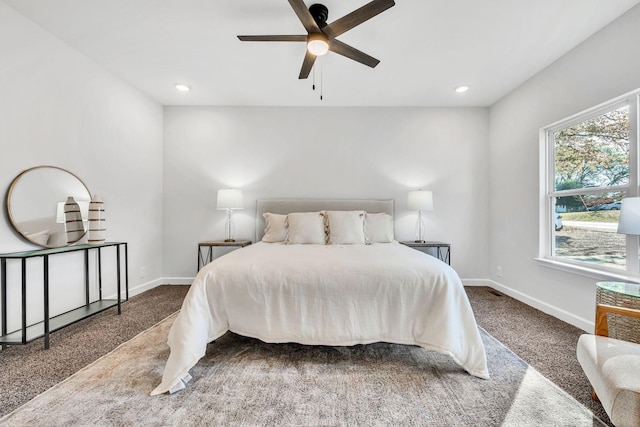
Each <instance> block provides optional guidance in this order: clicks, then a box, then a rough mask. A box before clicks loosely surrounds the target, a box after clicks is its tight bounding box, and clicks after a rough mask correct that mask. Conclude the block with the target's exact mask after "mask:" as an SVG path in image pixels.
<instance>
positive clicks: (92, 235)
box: [89, 194, 106, 245]
mask: <svg viewBox="0 0 640 427" xmlns="http://www.w3.org/2000/svg"><path fill="white" fill-rule="evenodd" d="M105 235H106V227H105V217H104V203H103V202H102V199H100V197H98V196H97V195H96V194H94V195H93V198H92V199H91V203H89V244H94V245H95V244H100V243H104V241H105Z"/></svg>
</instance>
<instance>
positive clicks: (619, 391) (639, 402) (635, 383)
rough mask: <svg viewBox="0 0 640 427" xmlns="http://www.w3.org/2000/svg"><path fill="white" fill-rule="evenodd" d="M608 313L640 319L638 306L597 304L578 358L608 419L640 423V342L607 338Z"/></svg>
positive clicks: (623, 424) (621, 425)
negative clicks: (593, 323) (593, 322)
mask: <svg viewBox="0 0 640 427" xmlns="http://www.w3.org/2000/svg"><path fill="white" fill-rule="evenodd" d="M608 313H611V314H619V315H623V316H631V317H635V318H639V319H640V310H635V309H630V308H622V307H613V306H610V305H602V304H598V305H597V306H596V330H595V335H590V334H585V335H582V336H580V338H579V340H578V347H577V351H576V352H577V356H578V361H579V362H580V365H581V366H582V369H583V370H584V373H585V374H586V376H587V378H588V379H589V382H590V383H591V385H592V386H593V391H592V393H593V398H594V400H600V402H601V403H602V406H603V407H604V410H605V411H606V412H607V415H609V418H610V419H611V422H612V423H613V424H614V425H615V426H616V427H629V426H633V427H640V344H636V343H632V342H628V341H623V340H619V339H615V338H609V328H608V323H607V314H608Z"/></svg>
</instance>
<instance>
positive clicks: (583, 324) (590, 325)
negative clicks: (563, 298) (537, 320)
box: [486, 279, 595, 333]
mask: <svg viewBox="0 0 640 427" xmlns="http://www.w3.org/2000/svg"><path fill="white" fill-rule="evenodd" d="M486 282H487V283H489V284H488V285H486V286H489V287H491V288H493V289H495V290H498V291H500V292H502V293H503V294H505V295H508V296H510V297H511V298H515V299H517V300H518V301H521V302H523V303H525V304H527V305H529V306H531V307H533V308H536V309H538V310H540V311H542V312H543V313H546V314H548V315H551V316H553V317H556V318H558V319H560V320H562V321H564V322H567V323H569V324H570V325H573V326H575V327H576V328H580V329H582V330H583V331H585V332H589V333H592V332H593V330H594V326H595V325H594V322H592V321H589V320H587V319H583V318H582V317H578V316H576V315H574V314H572V313H569V312H568V311H565V310H563V309H561V308H558V307H556V306H554V305H551V304H548V303H546V302H544V301H540V300H539V299H537V298H533V297H531V296H529V295H527V294H524V293H522V292H520V291H516V290H515V289H511V288H509V287H508V286H505V285H503V284H501V283H498V282H495V281H493V280H490V279H487V280H486Z"/></svg>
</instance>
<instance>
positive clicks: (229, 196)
mask: <svg viewBox="0 0 640 427" xmlns="http://www.w3.org/2000/svg"><path fill="white" fill-rule="evenodd" d="M217 207H218V209H243V208H244V200H243V198H242V190H234V189H225V190H218V203H217Z"/></svg>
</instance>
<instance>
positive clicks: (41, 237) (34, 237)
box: [24, 230, 49, 246]
mask: <svg viewBox="0 0 640 427" xmlns="http://www.w3.org/2000/svg"><path fill="white" fill-rule="evenodd" d="M24 235H25V236H27V238H28V239H29V240H31V241H32V242H34V243H37V244H38V245H42V246H45V245H46V244H47V243H48V242H49V230H42V231H38V232H36V233H24Z"/></svg>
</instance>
